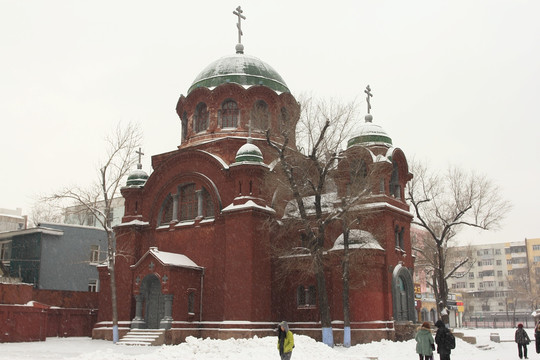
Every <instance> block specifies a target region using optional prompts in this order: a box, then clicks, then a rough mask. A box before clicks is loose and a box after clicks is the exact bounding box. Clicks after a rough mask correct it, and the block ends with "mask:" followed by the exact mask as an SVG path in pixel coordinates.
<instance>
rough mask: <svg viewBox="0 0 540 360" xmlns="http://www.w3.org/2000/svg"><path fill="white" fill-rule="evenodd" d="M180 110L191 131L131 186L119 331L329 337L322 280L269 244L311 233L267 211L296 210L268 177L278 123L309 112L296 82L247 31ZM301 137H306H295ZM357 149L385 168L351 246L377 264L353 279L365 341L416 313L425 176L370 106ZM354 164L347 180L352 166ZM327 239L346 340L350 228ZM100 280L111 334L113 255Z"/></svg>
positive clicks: (355, 327) (98, 332)
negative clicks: (415, 206)
mask: <svg viewBox="0 0 540 360" xmlns="http://www.w3.org/2000/svg"><path fill="white" fill-rule="evenodd" d="M176 112H177V114H178V116H179V120H180V122H181V125H182V133H181V139H179V140H180V141H179V142H180V143H181V144H180V145H179V146H178V148H176V149H173V150H172V151H170V152H167V153H164V154H159V155H154V156H153V157H152V168H153V172H152V173H151V175H150V176H148V175H146V173H145V172H144V171H142V170H141V169H138V170H137V171H135V172H134V173H133V174H131V175H130V177H129V178H128V181H127V184H126V186H125V187H124V188H123V189H122V195H123V197H124V198H125V216H124V218H123V220H122V224H121V225H119V226H117V227H116V228H115V234H116V248H117V252H116V262H115V264H116V279H117V281H116V284H117V294H118V318H119V324H120V334H121V335H122V334H124V333H125V332H127V330H128V329H130V328H131V329H133V328H136V329H152V328H155V329H164V330H165V332H166V341H167V343H178V342H181V341H183V340H184V339H185V337H186V336H188V335H192V336H197V337H213V338H228V337H231V336H233V337H249V336H253V335H258V336H265V335H272V334H273V330H274V329H275V326H276V324H277V323H278V322H279V321H281V320H287V321H288V322H289V323H290V326H291V329H292V330H293V331H294V332H295V333H304V334H307V335H310V336H313V337H314V338H320V336H321V326H320V321H319V312H318V309H317V301H316V296H315V294H316V291H317V288H316V282H315V281H314V280H313V279H312V278H310V277H309V276H307V277H298V276H295V274H291V275H290V276H289V277H286V278H285V279H283V278H282V277H279V280H278V274H277V265H276V264H277V262H276V257H275V255H274V254H273V253H272V246H270V245H271V244H272V243H273V242H276V241H281V242H283V241H285V242H289V243H290V244H291V248H292V247H297V246H299V245H298V244H300V241H301V239H300V236H298V234H295V233H290V234H289V235H286V236H283V235H279V236H278V235H276V234H273V231H272V227H269V226H268V224H273V226H279V223H280V222H279V221H278V220H279V219H281V218H282V217H283V216H284V212H285V209H284V206H281V207H280V206H277V205H276V204H275V203H274V198H273V196H274V191H273V189H272V188H271V187H269V186H266V185H264V184H265V179H267V178H268V176H269V174H270V173H271V172H272V171H273V168H274V165H275V161H276V154H275V151H274V149H272V148H271V147H270V146H269V145H268V143H267V141H266V137H265V136H266V135H265V131H266V129H270V134H271V141H273V142H275V143H277V144H280V143H282V142H283V141H284V139H283V138H282V137H281V135H280V134H281V133H282V130H283V128H284V127H289V128H290V129H291V130H292V133H294V129H295V127H296V122H297V121H298V118H299V114H300V108H299V104H298V102H297V100H296V99H295V98H294V96H293V95H292V93H291V91H290V90H289V88H288V87H287V84H286V82H285V81H284V79H283V78H282V77H281V76H280V75H279V73H278V72H277V71H275V70H274V69H273V68H272V67H271V66H270V65H268V64H267V63H265V62H264V61H262V60H259V59H258V58H256V57H253V56H251V55H248V54H245V53H244V48H243V45H242V44H241V43H240V41H239V44H238V45H237V46H236V54H234V55H230V56H225V57H223V58H221V59H218V60H217V61H214V62H212V63H211V64H210V65H208V66H207V67H206V68H205V69H203V70H202V71H201V72H200V73H199V75H197V76H196V78H195V80H194V81H193V83H192V84H191V86H189V89H188V90H187V93H186V96H184V95H182V96H180V99H179V100H178V103H177V106H176ZM254 114H257V116H254ZM261 114H262V115H261ZM289 146H290V147H292V148H295V146H296V144H295V141H294V138H293V139H290V140H289ZM344 158H348V159H349V160H350V159H354V161H357V162H361V163H362V164H363V165H362V166H364V167H366V168H373V167H377V168H378V169H379V172H380V174H382V175H381V177H380V183H379V184H377V186H376V187H375V190H373V193H372V195H371V196H370V198H369V199H368V200H366V201H365V203H364V204H363V206H361V207H360V208H359V209H358V210H357V211H358V212H362V213H364V214H369V215H370V216H371V217H370V219H371V221H368V222H367V223H364V224H363V225H362V228H358V229H353V230H352V231H351V244H352V245H351V251H352V252H368V253H369V254H370V256H369V257H367V260H366V261H367V262H365V263H363V264H361V265H358V266H363V268H364V269H368V271H363V272H359V273H358V275H357V278H356V279H352V280H353V281H354V283H355V284H359V285H358V286H352V287H351V290H350V303H351V314H350V318H351V329H352V341H353V343H357V342H363V341H368V340H372V339H382V338H389V339H393V338H395V324H396V323H398V322H406V321H414V320H415V309H414V298H413V283H412V276H411V275H412V269H413V258H412V256H411V255H412V254H411V243H410V236H409V227H410V222H411V219H412V215H411V214H410V212H409V207H408V205H407V204H406V202H405V200H404V189H405V186H406V183H407V181H408V180H410V178H411V176H412V175H411V174H410V173H409V171H408V165H407V160H406V157H405V155H404V153H403V151H402V150H400V149H399V148H397V147H394V146H393V145H392V140H391V138H390V137H389V136H388V135H387V133H386V132H385V131H384V130H383V129H382V128H381V127H380V126H379V125H376V124H375V123H373V122H372V117H371V115H368V116H367V117H366V122H365V123H362V124H361V128H360V131H359V132H358V134H356V135H355V136H352V137H351V140H350V141H349V143H348V147H347V149H346V150H345V151H344ZM349 163H350V161H349ZM339 166H340V167H343V166H346V165H343V164H340V165H339ZM342 173H343V174H344V175H343V176H344V179H343V184H345V183H346V182H347V179H345V178H346V177H347V176H348V175H347V174H349V173H350V172H349V171H347V169H344V170H343V172H342ZM336 189H337V190H336V193H335V194H328V197H330V198H331V197H332V196H336V195H339V192H342V191H345V190H344V188H343V186H342V185H340V184H339V183H338V184H337V186H336ZM355 236H356V237H358V238H360V237H362V238H363V239H368V241H367V243H368V244H369V246H364V247H355V246H354V238H355ZM340 241H341V242H340ZM325 248H326V249H327V251H326V252H325V254H326V255H325V256H327V258H328V259H327V263H328V264H329V265H328V271H327V272H326V282H327V289H328V294H329V302H330V310H331V318H332V320H333V321H334V323H333V328H334V334H335V335H334V336H335V338H336V341H337V342H339V340H340V335H339V334H340V333H341V332H342V331H343V330H342V329H343V323H342V320H343V308H342V299H341V294H342V281H341V263H340V261H339V260H338V259H339V254H340V252H341V251H343V240H342V235H341V230H340V228H339V227H338V226H334V227H332V226H331V227H330V228H329V230H328V231H327V236H326V240H325ZM291 261H295V260H294V259H293V260H291ZM299 261H301V260H299ZM278 282H279V284H278ZM100 291H101V294H100V306H99V315H98V323H97V324H96V326H95V328H94V331H93V337H94V338H111V318H112V315H111V305H110V285H109V276H108V273H107V268H106V267H101V268H100Z"/></svg>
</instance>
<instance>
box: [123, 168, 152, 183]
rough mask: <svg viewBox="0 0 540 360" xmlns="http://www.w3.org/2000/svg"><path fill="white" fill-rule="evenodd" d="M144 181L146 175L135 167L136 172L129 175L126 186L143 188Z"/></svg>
mask: <svg viewBox="0 0 540 360" xmlns="http://www.w3.org/2000/svg"><path fill="white" fill-rule="evenodd" d="M146 180H148V174H147V173H146V172H145V171H144V170H143V169H141V168H139V167H137V170H134V171H133V172H131V174H129V176H128V178H127V181H126V186H144V184H146Z"/></svg>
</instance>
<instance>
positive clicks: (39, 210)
mask: <svg viewBox="0 0 540 360" xmlns="http://www.w3.org/2000/svg"><path fill="white" fill-rule="evenodd" d="M29 220H30V223H32V224H33V225H34V226H37V225H38V224H39V223H42V222H51V223H61V222H62V220H63V216H62V212H61V210H60V209H58V208H57V207H54V206H51V204H49V203H43V202H41V201H39V200H37V201H36V203H35V204H34V205H33V206H32V210H31V212H30V219H29Z"/></svg>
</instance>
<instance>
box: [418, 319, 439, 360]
mask: <svg viewBox="0 0 540 360" xmlns="http://www.w3.org/2000/svg"><path fill="white" fill-rule="evenodd" d="M414 339H415V340H416V353H417V354H418V355H419V356H420V360H433V349H434V348H435V341H434V340H433V335H432V334H431V326H430V325H429V323H428V322H427V321H425V322H424V323H423V324H422V327H421V328H420V330H418V332H417V333H416V336H415V338H414Z"/></svg>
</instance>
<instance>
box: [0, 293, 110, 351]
mask: <svg viewBox="0 0 540 360" xmlns="http://www.w3.org/2000/svg"><path fill="white" fill-rule="evenodd" d="M98 295H99V294H98V293H90V292H77V291H56V290H38V289H34V288H33V286H32V285H29V284H0V342H22V341H45V339H46V337H68V336H92V329H93V327H94V325H95V323H96V322H97V314H98V312H97V310H96V309H97V304H98Z"/></svg>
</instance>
